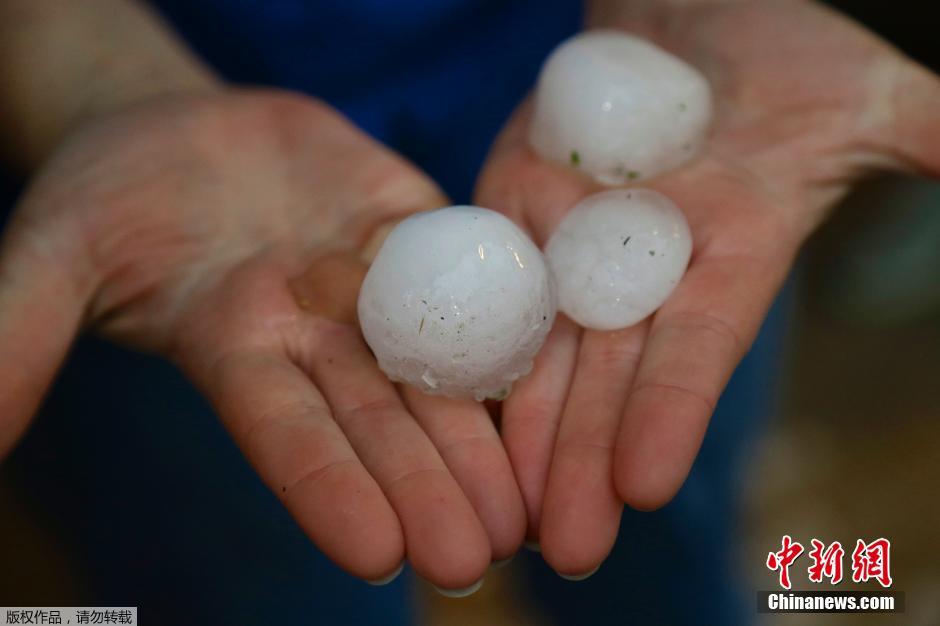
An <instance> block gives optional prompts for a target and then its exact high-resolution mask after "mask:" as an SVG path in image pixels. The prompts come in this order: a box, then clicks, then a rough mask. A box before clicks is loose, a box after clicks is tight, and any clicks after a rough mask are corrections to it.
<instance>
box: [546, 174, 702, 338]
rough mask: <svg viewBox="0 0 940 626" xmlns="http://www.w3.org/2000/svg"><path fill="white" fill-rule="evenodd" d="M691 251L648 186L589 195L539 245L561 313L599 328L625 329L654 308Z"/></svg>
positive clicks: (679, 221) (676, 214) (676, 218)
mask: <svg viewBox="0 0 940 626" xmlns="http://www.w3.org/2000/svg"><path fill="white" fill-rule="evenodd" d="M691 254H692V235H691V233H690V232H689V226H688V224H687V223H686V221H685V216H684V215H683V214H682V211H681V210H679V207H677V206H676V205H675V204H673V202H672V201H671V200H670V199H669V198H667V197H666V196H664V195H662V194H661V193H659V192H657V191H653V190H651V189H615V190H611V191H603V192H601V193H596V194H594V195H591V196H588V197H587V198H585V199H584V200H582V201H581V202H580V203H578V204H577V205H575V207H574V208H572V209H571V211H569V212H568V214H567V215H565V217H564V219H563V220H562V221H561V224H559V226H558V228H557V229H556V230H555V232H554V233H553V234H552V237H551V239H549V242H548V245H547V246H546V248H545V255H546V257H547V258H548V264H549V267H550V268H551V271H552V274H553V275H554V277H555V281H556V286H557V290H558V308H559V310H561V311H563V312H564V313H565V314H566V315H568V317H570V318H571V319H573V320H574V321H576V322H577V323H578V324H580V325H582V326H584V327H586V328H594V329H597V330H614V329H617V328H625V327H627V326H631V325H633V324H635V323H637V322H639V321H640V320H642V319H643V318H645V317H647V316H648V315H650V314H651V313H652V312H653V311H655V310H656V309H658V308H659V307H660V305H662V303H663V302H665V301H666V298H668V297H669V294H670V293H671V292H672V290H673V288H675V286H676V284H677V283H678V282H679V279H680V278H682V275H683V274H684V273H685V268H686V265H688V263H689V257H690V255H691Z"/></svg>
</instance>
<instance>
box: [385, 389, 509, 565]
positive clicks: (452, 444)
mask: <svg viewBox="0 0 940 626" xmlns="http://www.w3.org/2000/svg"><path fill="white" fill-rule="evenodd" d="M403 394H404V398H405V402H406V404H407V405H408V408H409V410H410V411H411V414H412V415H414V416H415V419H417V420H418V423H419V424H420V425H421V427H422V428H423V429H424V432H426V433H427V435H428V437H430V439H431V442H432V443H434V446H435V447H436V448H437V449H438V451H440V454H441V456H442V457H443V459H444V463H446V464H447V467H448V468H449V469H450V472H451V474H453V476H454V478H455V479H456V480H457V483H458V484H459V485H460V487H461V488H462V489H463V492H464V493H465V494H466V496H467V499H469V500H470V503H471V504H472V505H473V508H474V510H475V511H476V513H477V517H479V518H480V521H481V522H482V524H483V527H484V528H485V529H486V532H487V534H488V535H489V538H490V546H491V548H492V551H493V554H492V559H493V560H494V561H501V560H503V559H507V558H509V557H511V556H512V555H513V554H515V553H516V551H517V550H518V549H519V546H520V545H521V544H522V540H523V538H524V537H525V528H526V516H525V507H524V506H523V504H522V496H521V495H520V493H519V487H518V485H517V484H516V479H515V476H513V473H512V465H510V464H509V457H507V456H506V449H505V448H503V445H502V442H501V441H500V439H499V433H498V432H496V427H495V426H494V425H493V421H492V419H491V418H490V415H489V413H488V412H487V410H486V408H484V406H483V405H482V404H480V403H479V402H474V401H473V400H455V399H451V398H444V397H442V396H430V395H427V394H424V393H421V392H420V391H418V390H417V389H415V388H414V387H411V386H404V388H403Z"/></svg>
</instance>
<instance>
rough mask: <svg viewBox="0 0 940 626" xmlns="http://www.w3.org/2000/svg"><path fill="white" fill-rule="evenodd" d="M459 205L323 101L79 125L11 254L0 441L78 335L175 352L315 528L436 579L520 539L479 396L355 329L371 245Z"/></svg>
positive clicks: (228, 99) (191, 98)
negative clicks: (405, 371) (463, 392)
mask: <svg viewBox="0 0 940 626" xmlns="http://www.w3.org/2000/svg"><path fill="white" fill-rule="evenodd" d="M445 204H447V201H446V199H445V198H443V197H442V195H441V193H440V191H439V190H438V189H437V188H436V186H435V185H434V184H433V183H432V182H431V181H430V180H429V179H427V178H426V177H425V176H424V175H423V174H422V173H420V172H419V171H417V170H416V169H415V168H414V167H412V166H411V165H409V164H408V163H406V162H405V161H404V160H402V159H401V158H399V157H397V156H396V155H394V154H393V153H391V152H390V151H388V150H386V149H385V148H383V147H382V146H380V145H379V144H377V143H376V142H374V141H372V140H370V139H369V138H368V137H366V136H365V135H364V134H362V133H360V132H359V131H358V130H356V129H355V128H353V127H352V126H351V125H350V124H349V123H348V122H347V121H345V120H344V119H343V118H342V117H340V116H339V115H338V114H337V113H335V112H334V111H332V110H331V109H329V107H327V106H326V105H324V104H322V103H318V102H316V101H313V100H310V99H307V98H303V97H300V96H296V95H290V94H286V93H279V92H261V91H255V92H248V91H245V92H242V91H234V90H224V89H221V90H216V91H214V92H211V93H206V94H203V95H175V96H162V97H155V98H151V99H148V100H146V101H144V102H140V103H137V104H134V105H133V106H130V107H128V108H126V109H124V110H123V111H120V112H117V113H109V114H107V115H104V116H102V117H99V118H98V119H97V120H96V121H92V122H90V123H88V124H86V125H85V126H84V127H83V128H81V129H79V130H78V132H76V133H73V135H72V136H71V137H70V138H69V139H68V140H66V141H65V142H64V143H63V144H62V145H61V147H60V148H59V149H58V150H57V151H56V153H55V154H54V155H53V157H52V159H51V160H50V161H49V162H48V163H47V164H46V165H45V167H44V168H43V170H42V171H41V172H40V174H39V175H38V176H37V178H36V179H35V180H34V182H33V183H32V185H31V186H30V188H29V189H28V191H27V192H26V194H25V195H24V197H23V198H22V200H21V202H20V204H19V206H18V207H17V208H16V209H15V212H14V216H13V218H12V221H11V223H10V224H9V226H8V228H7V230H6V232H5V237H4V240H3V242H2V247H0V345H2V346H3V347H4V349H3V351H2V353H0V381H2V386H0V454H2V453H3V452H5V451H8V450H9V449H10V447H11V446H12V445H13V443H14V442H15V440H16V438H17V437H18V436H19V434H20V433H21V432H22V431H23V429H24V428H25V427H26V424H27V422H28V420H29V418H30V416H31V415H32V414H33V413H34V411H35V409H36V407H37V405H38V403H39V402H40V400H41V397H42V394H43V392H44V391H45V389H46V387H47V386H48V384H49V383H50V381H51V379H52V377H53V375H54V373H55V370H56V369H57V367H58V366H59V364H60V363H61V361H62V360H63V358H64V356H65V354H66V351H67V350H68V347H69V345H70V343H71V342H72V340H73V338H74V337H75V335H76V333H77V332H79V331H80V330H81V329H83V328H89V329H93V330H95V331H96V332H98V333H101V334H102V335H104V336H106V337H109V338H111V339H114V340H116V341H119V342H121V343H123V344H125V345H129V346H132V347H135V348H139V349H144V350H148V351H154V352H157V353H160V354H163V355H165V356H167V357H168V358H170V359H171V360H173V361H174V362H175V363H177V364H178V365H179V367H180V368H182V370H183V371H184V372H185V373H186V374H187V375H188V376H189V377H190V378H191V379H192V380H193V382H194V383H195V384H196V385H197V386H198V387H199V388H200V389H201V390H202V391H203V392H204V393H205V394H206V395H207V396H208V397H209V398H210V400H211V401H212V403H213V405H214V406H215V407H216V409H217V411H218V413H219V414H220V416H221V418H222V420H223V421H224V423H225V425H226V427H227V428H228V430H229V431H230V433H231V435H232V436H233V438H234V439H235V440H236V442H237V443H238V445H239V446H240V447H241V449H242V450H243V451H244V453H245V455H246V457H247V458H248V459H249V461H250V462H251V463H252V464H253V465H254V467H255V468H256V469H257V471H258V472H259V474H260V475H261V477H262V478H263V479H264V481H265V482H266V483H267V485H268V486H269V487H270V488H271V489H272V491H274V492H275V493H276V494H277V495H278V496H279V497H280V499H281V500H282V502H283V503H284V505H285V506H286V507H287V508H288V509H289V510H290V512H291V514H292V515H293V516H294V518H295V519H296V520H297V522H298V523H299V524H300V525H301V527H302V528H303V529H304V531H305V532H306V533H307V534H308V535H309V536H310V537H311V539H312V540H313V541H314V542H315V543H316V544H317V545H318V546H319V547H320V548H321V549H322V550H323V551H324V552H325V553H326V554H327V555H328V556H329V557H330V558H332V559H333V560H334V561H335V562H337V563H338V564H339V565H340V566H341V567H343V568H344V569H346V570H347V571H349V572H351V573H352V574H354V575H356V576H359V577H362V578H365V579H367V580H378V579H381V578H383V577H386V576H387V575H389V574H390V573H392V572H394V571H396V569H397V568H398V566H399V564H400V563H401V562H402V560H403V559H404V558H406V557H407V558H408V559H409V561H410V562H411V564H412V566H413V567H414V569H415V570H416V571H417V572H418V573H419V574H421V575H422V576H424V577H426V578H427V579H428V580H430V581H431V582H432V583H434V584H435V585H437V586H439V587H441V588H446V589H455V588H462V587H466V586H469V585H471V584H472V583H474V582H475V581H477V580H478V579H479V578H481V577H482V575H483V573H484V572H485V570H486V568H487V566H488V565H489V564H490V560H491V558H493V559H502V558H505V557H507V556H509V555H511V554H512V553H513V552H514V551H515V550H516V549H517V547H518V545H519V544H520V543H521V540H522V538H523V534H524V527H525V519H524V509H523V506H522V501H521V498H520V495H519V492H518V488H517V487H516V484H515V480H514V477H513V475H512V470H511V467H510V465H509V461H508V459H507V457H506V454H505V451H504V450H503V447H502V445H501V442H500V440H499V436H498V434H497V432H496V430H495V428H494V427H493V425H492V423H491V421H490V420H489V417H488V415H487V414H486V412H485V410H484V409H483V408H482V407H481V406H480V405H477V404H475V403H471V402H456V401H448V400H444V399H439V398H428V397H425V396H422V395H420V394H417V393H412V392H410V391H408V392H405V393H404V394H403V395H404V398H405V400H406V401H407V406H406V404H405V401H403V399H402V396H401V395H400V394H399V392H398V391H397V390H396V388H395V387H394V386H393V385H392V384H391V383H390V382H389V381H388V380H387V379H386V378H385V376H384V375H383V374H382V373H381V372H380V371H379V370H378V368H377V366H376V364H375V360H374V359H373V357H372V355H371V354H370V353H369V351H368V348H367V347H366V346H365V344H364V343H363V341H362V339H361V337H360V335H359V332H358V327H357V325H356V323H355V302H356V296H357V293H358V286H359V282H360V281H361V278H362V276H363V274H364V264H363V263H362V261H361V260H360V257H359V250H361V249H362V248H363V247H365V246H367V242H368V240H369V239H370V237H372V236H373V234H374V233H375V232H376V231H377V229H380V228H381V225H382V224H383V223H385V222H387V221H389V220H393V219H395V218H397V217H401V216H403V215H405V214H407V213H410V212H413V211H416V210H421V209H428V208H434V207H438V206H442V205H445Z"/></svg>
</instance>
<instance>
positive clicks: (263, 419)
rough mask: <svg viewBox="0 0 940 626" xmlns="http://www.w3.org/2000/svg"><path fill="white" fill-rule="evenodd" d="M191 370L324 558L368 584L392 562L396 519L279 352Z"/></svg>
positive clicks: (396, 554) (396, 561)
mask: <svg viewBox="0 0 940 626" xmlns="http://www.w3.org/2000/svg"><path fill="white" fill-rule="evenodd" d="M197 362H199V363H208V362H207V361H205V360H204V359H199V360H198V361H197ZM190 374H191V375H192V377H193V379H194V380H195V381H196V383H197V384H198V385H199V386H200V387H201V388H202V389H203V391H204V392H205V393H206V395H207V396H208V398H209V399H210V401H211V402H212V404H213V405H214V406H215V408H216V410H217V411H218V413H219V415H220V416H221V418H222V421H223V422H224V423H225V425H226V427H227V428H228V430H229V432H231V434H232V437H233V438H234V439H235V441H236V443H237V444H238V445H239V447H241V449H242V450H243V451H244V453H245V456H246V457H247V458H248V460H249V461H250V462H251V464H252V465H253V466H254V467H255V469H256V470H257V472H258V474H259V475H260V476H261V478H262V480H264V482H265V484H267V485H268V487H269V488H270V489H271V490H272V491H273V492H274V493H275V494H277V496H278V497H279V498H280V499H281V500H282V501H283V503H284V505H285V506H286V508H287V509H288V511H290V513H291V515H292V516H293V517H294V519H295V520H297V523H298V524H299V525H300V526H301V528H302V529H303V530H304V531H305V532H306V533H307V535H308V536H309V537H310V539H311V540H312V541H313V542H314V543H315V544H316V545H317V546H318V547H319V548H320V549H321V550H322V551H323V552H324V553H325V554H326V555H327V556H328V557H330V558H331V559H332V560H333V561H335V562H336V563H337V564H338V565H339V566H340V567H342V568H343V569H345V570H347V571H348V572H350V573H351V574H353V575H354V576H358V577H360V578H364V579H366V580H379V579H381V578H383V577H385V576H387V575H389V574H390V573H391V572H394V571H395V570H396V569H397V568H398V567H399V565H400V564H401V562H402V561H403V559H404V556H405V542H404V537H403V534H402V530H401V527H400V525H399V523H398V518H397V516H396V515H395V512H394V511H393V510H392V507H391V505H390V504H389V503H388V501H387V500H386V498H385V496H384V494H383V493H382V490H381V489H380V488H379V486H378V484H376V482H375V480H374V479H373V478H372V476H370V475H369V473H368V472H367V471H366V469H365V467H363V465H362V463H361V462H360V461H359V459H358V457H357V456H356V453H355V452H354V451H353V449H352V447H351V446H350V444H349V442H348V441H347V439H346V437H345V435H344V434H343V433H342V431H341V430H340V428H339V426H338V425H337V424H336V422H335V421H333V418H332V416H331V414H330V410H329V408H328V407H327V404H326V401H325V400H324V399H323V396H322V395H320V393H319V392H318V391H317V390H316V388H315V387H314V386H313V384H312V383H311V382H310V380H309V379H308V378H307V376H306V374H304V373H303V372H302V371H300V370H299V369H298V368H297V367H296V366H295V365H293V364H292V363H290V362H289V361H288V360H287V359H286V358H285V357H284V356H283V355H281V354H276V353H272V352H268V351H259V350H251V351H239V352H233V353H231V354H230V355H228V356H225V357H223V358H221V359H217V360H216V361H215V362H214V363H213V364H212V365H211V366H210V365H207V366H205V367H204V368H202V367H201V368H200V369H198V370H196V371H191V372H190Z"/></svg>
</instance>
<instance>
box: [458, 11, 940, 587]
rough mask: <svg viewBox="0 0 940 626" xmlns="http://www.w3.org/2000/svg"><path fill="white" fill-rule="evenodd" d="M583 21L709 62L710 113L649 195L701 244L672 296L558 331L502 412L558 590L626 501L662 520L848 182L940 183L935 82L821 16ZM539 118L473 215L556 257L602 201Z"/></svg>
mask: <svg viewBox="0 0 940 626" xmlns="http://www.w3.org/2000/svg"><path fill="white" fill-rule="evenodd" d="M589 25H590V26H595V27H596V26H602V27H605V28H622V29H625V30H629V31H631V32H633V33H636V34H638V35H640V36H644V37H646V38H648V39H650V40H652V41H654V42H655V43H657V44H658V45H660V46H662V47H664V48H666V49H668V50H670V51H672V52H673V53H675V54H677V55H678V56H680V57H682V58H684V59H685V60H687V61H689V62H691V63H693V64H694V65H696V66H698V67H699V69H701V70H702V71H703V72H704V73H705V74H706V76H708V78H709V80H710V81H711V83H712V87H713V90H714V92H715V99H716V101H715V104H716V107H715V109H716V113H715V115H716V117H715V120H714V126H713V129H712V133H711V136H710V138H709V142H708V145H707V146H706V147H705V149H704V151H703V153H702V154H701V155H700V156H699V157H698V158H697V159H696V160H695V161H693V162H691V163H689V164H688V165H687V166H686V167H683V168H682V169H680V170H677V171H674V172H670V173H668V174H664V175H661V176H659V177H657V178H655V179H652V180H650V181H649V182H644V183H643V186H647V187H653V188H656V189H658V190H660V191H662V192H663V193H665V194H666V195H668V196H669V197H671V198H672V199H673V200H674V201H675V202H676V203H677V204H678V205H679V206H680V207H681V208H682V209H683V210H684V212H685V214H686V217H687V218H688V220H689V224H690V227H691V229H692V232H693V240H694V244H693V246H694V247H693V254H692V259H691V261H690V265H689V268H688V271H687V273H686V275H685V277H684V278H683V280H682V281H681V282H680V284H679V285H678V286H677V288H676V290H675V292H674V293H673V294H672V295H671V297H670V298H669V300H668V301H667V302H666V303H665V305H664V306H663V307H662V308H661V309H660V310H659V311H658V312H657V313H656V314H655V315H654V316H653V317H652V318H650V319H648V320H646V321H644V322H641V323H639V324H637V325H635V326H633V327H631V328H627V329H623V330H619V331H614V332H601V331H594V330H581V329H579V328H577V327H576V326H575V325H574V324H573V323H572V322H571V321H570V320H568V319H567V318H565V317H564V316H559V318H558V321H557V323H556V326H555V328H554V329H553V330H552V333H551V334H550V335H549V339H548V341H547V342H546V345H545V346H544V348H543V350H542V352H541V353H540V355H539V356H538V358H537V359H536V364H535V369H534V371H533V373H532V374H531V375H530V376H529V377H527V378H525V379H523V380H522V381H520V382H519V383H518V384H517V385H516V387H515V389H514V390H513V393H512V395H510V397H509V398H508V399H507V401H506V402H505V404H504V406H503V413H502V416H503V417H502V419H503V422H502V435H503V440H504V443H505V445H506V448H507V451H508V452H509V456H510V459H511V461H512V464H513V467H514V470H515V472H516V477H517V480H518V481H519V485H520V488H521V489H522V493H523V499H524V500H525V504H526V510H527V515H528V521H529V531H528V532H529V537H530V539H533V540H534V539H537V540H538V541H539V542H540V544H541V548H542V553H543V555H544V557H545V559H546V560H547V561H548V563H549V564H550V565H551V566H552V567H553V568H555V569H556V570H557V571H558V572H559V573H562V574H565V575H582V574H585V573H588V572H591V571H593V570H594V569H595V568H596V567H597V566H599V564H600V563H601V562H602V561H603V559H604V558H605V557H606V555H607V554H608V553H609V551H610V549H611V548H612V546H613V543H614V541H615V539H616V535H617V530H618V526H619V521H620V515H621V512H622V502H626V503H627V504H630V505H631V506H633V507H635V508H637V509H641V510H651V509H655V508H658V507H660V506H662V505H664V504H665V503H666V502H668V501H669V500H670V499H671V498H672V497H673V495H674V494H675V493H676V491H677V490H678V489H679V487H680V486H681V484H682V483H683V481H684V480H685V477H686V475H687V474H688V472H689V469H690V467H691V465H692V462H693V460H694V458H695V456H696V454H697V452H698V449H699V446H700V444H701V441H702V438H703V436H704V433H705V429H706V426H707V423H708V420H709V418H710V416H711V414H712V412H713V410H714V407H715V404H716V402H717V400H718V398H719V396H720V394H721V391H722V389H723V388H724V386H725V384H726V383H727V381H728V379H729V377H730V376H731V373H732V372H733V370H734V368H735V367H736V365H737V364H738V362H739V361H740V360H741V358H742V357H743V355H744V354H745V353H746V351H747V350H748V348H749V346H750V344H751V342H752V341H753V340H754V338H755V336H756V334H757V331H758V329H759V327H760V325H761V322H762V320H763V318H764V316H765V314H766V311H767V309H768V307H769V306H770V304H771V301H772V299H773V297H774V295H775V294H776V292H777V291H778V289H779V287H780V285H781V283H782V281H783V280H784V278H785V277H786V274H787V272H788V270H789V268H790V265H791V264H792V261H793V258H794V256H795V254H796V252H797V251H798V249H799V247H800V245H801V244H802V242H803V241H804V240H805V239H806V238H807V236H808V235H809V234H810V233H811V232H812V231H813V230H814V229H815V228H816V227H817V226H818V225H819V223H820V222H821V221H822V220H823V219H824V218H825V215H826V212H827V210H828V209H829V208H830V207H831V206H832V205H833V204H834V203H835V202H836V201H837V199H838V198H840V197H841V196H842V195H843V194H844V193H845V191H846V190H847V188H848V187H849V185H850V184H851V182H852V181H853V180H855V179H856V178H858V177H859V176H861V175H863V174H864V173H866V172H868V171H870V170H872V169H876V168H882V167H890V168H899V169H900V168H905V169H910V170H914V171H919V172H921V173H927V174H931V175H937V174H940V118H938V116H937V112H938V111H940V83H938V81H937V78H936V77H934V76H932V75H931V74H929V73H928V72H927V71H926V70H924V69H923V68H921V67H919V66H917V65H916V64H914V63H913V62H911V61H909V60H908V59H905V58H904V57H903V56H902V55H900V54H899V53H898V52H897V51H896V50H894V49H893V48H891V47H890V46H889V45H888V44H886V43H884V42H883V41H881V40H879V39H878V38H877V37H875V36H874V35H872V34H871V33H868V32H867V31H865V30H863V29H862V28H861V27H859V26H858V25H856V24H854V23H852V22H851V21H850V20H848V19H846V18H845V17H843V16H840V15H838V14H836V13H834V12H832V11H830V10H827V9H825V8H823V7H821V6H818V5H815V4H811V3H807V2H801V1H772V0H766V1H762V2H729V1H725V0H714V1H712V0H703V1H699V2H679V1H674V2H669V1H662V0H636V1H631V2H621V1H618V0H612V1H609V2H607V1H599V2H595V3H594V4H593V6H592V10H591V14H590V17H589ZM529 115H530V112H529V105H528V104H523V105H522V106H521V107H520V109H519V110H518V111H517V113H516V114H515V116H514V117H513V119H512V120H511V121H510V122H509V124H508V126H507V127H506V129H505V130H504V131H503V133H502V135H501V137H500V138H499V139H498V141H497V143H496V145H495V146H494V148H493V150H492V153H491V154H490V156H489V159H488V161H487V164H486V166H485V169H484V172H483V174H482V175H481V178H480V181H479V183H478V187H477V195H476V201H477V203H478V204H480V205H481V206H486V207H490V208H494V209H497V210H501V211H503V212H504V213H506V214H507V215H508V216H510V217H511V218H512V219H514V220H516V221H517V222H518V223H520V224H521V225H523V226H525V227H527V228H528V229H529V230H530V231H531V233H532V234H533V236H534V237H535V238H536V240H537V242H538V243H539V244H541V245H544V243H545V242H546V240H547V239H548V237H549V236H550V234H551V233H552V231H553V230H554V228H555V226H556V225H557V224H558V222H559V221H560V220H561V218H562V216H563V214H564V213H565V211H567V210H568V209H569V208H570V207H572V206H573V205H574V204H575V203H577V202H578V201H579V200H580V199H581V198H582V197H584V196H586V195H588V194H590V193H593V192H596V191H599V190H600V188H599V187H597V186H596V185H595V184H594V183H593V182H591V181H589V180H588V179H587V178H586V177H582V176H580V175H578V174H577V173H576V172H574V171H573V170H571V169H568V168H563V167H559V166H556V165H552V164H549V163H546V162H542V161H540V160H539V159H538V158H537V156H536V155H535V154H534V153H533V152H532V151H531V149H530V148H529V147H528V145H527V143H526V131H527V125H528V119H529Z"/></svg>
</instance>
